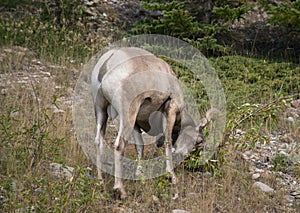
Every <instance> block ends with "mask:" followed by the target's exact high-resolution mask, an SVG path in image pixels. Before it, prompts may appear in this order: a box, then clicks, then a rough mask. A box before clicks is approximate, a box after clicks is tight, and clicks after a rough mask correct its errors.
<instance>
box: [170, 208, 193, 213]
mask: <svg viewBox="0 0 300 213" xmlns="http://www.w3.org/2000/svg"><path fill="white" fill-rule="evenodd" d="M172 213H190V212H189V211H186V210H181V209H174V210H173V211H172Z"/></svg>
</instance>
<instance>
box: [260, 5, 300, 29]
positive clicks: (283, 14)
mask: <svg viewBox="0 0 300 213" xmlns="http://www.w3.org/2000/svg"><path fill="white" fill-rule="evenodd" d="M261 4H262V5H263V6H264V7H265V8H266V11H267V13H268V14H270V15H271V17H270V18H268V22H270V23H272V24H279V25H282V26H284V27H288V28H290V29H294V30H300V0H295V1H291V0H286V1H282V2H280V3H279V4H278V5H273V4H269V3H268V1H261Z"/></svg>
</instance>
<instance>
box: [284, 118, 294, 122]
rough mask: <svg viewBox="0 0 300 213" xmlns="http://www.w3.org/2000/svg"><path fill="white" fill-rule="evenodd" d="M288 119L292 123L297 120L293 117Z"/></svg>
mask: <svg viewBox="0 0 300 213" xmlns="http://www.w3.org/2000/svg"><path fill="white" fill-rule="evenodd" d="M286 120H287V121H288V122H291V123H294V122H295V120H294V118H293V117H288V118H287V119H286Z"/></svg>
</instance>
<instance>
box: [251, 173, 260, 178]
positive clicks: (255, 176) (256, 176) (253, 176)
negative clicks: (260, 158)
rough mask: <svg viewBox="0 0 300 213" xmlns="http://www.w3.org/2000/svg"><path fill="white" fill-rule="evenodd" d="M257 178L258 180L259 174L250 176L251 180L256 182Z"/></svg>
mask: <svg viewBox="0 0 300 213" xmlns="http://www.w3.org/2000/svg"><path fill="white" fill-rule="evenodd" d="M258 178H260V174H259V173H254V174H253V175H252V180H256V179H258Z"/></svg>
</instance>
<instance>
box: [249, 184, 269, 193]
mask: <svg viewBox="0 0 300 213" xmlns="http://www.w3.org/2000/svg"><path fill="white" fill-rule="evenodd" d="M252 188H255V189H259V190H261V191H263V192H267V193H270V192H274V189H272V188H271V187H270V186H268V185H266V184H264V183H262V182H259V181H257V182H255V183H253V185H252Z"/></svg>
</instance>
